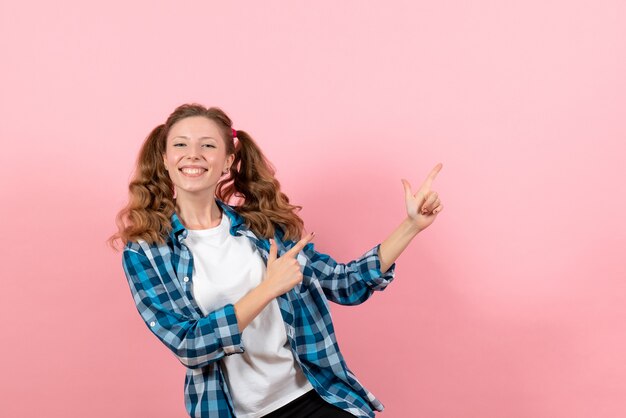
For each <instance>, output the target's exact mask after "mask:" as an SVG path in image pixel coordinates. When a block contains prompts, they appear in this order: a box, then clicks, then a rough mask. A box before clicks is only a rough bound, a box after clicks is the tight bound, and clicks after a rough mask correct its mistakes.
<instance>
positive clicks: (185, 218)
mask: <svg viewBox="0 0 626 418" xmlns="http://www.w3.org/2000/svg"><path fill="white" fill-rule="evenodd" d="M176 213H177V214H178V217H179V218H180V220H181V222H182V223H183V225H184V226H185V228H187V229H208V228H212V227H214V226H217V225H219V223H220V221H221V219H222V212H221V210H220V207H219V206H218V205H217V203H216V202H215V197H213V196H211V197H209V198H207V197H188V196H177V198H176Z"/></svg>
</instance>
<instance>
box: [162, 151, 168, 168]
mask: <svg viewBox="0 0 626 418" xmlns="http://www.w3.org/2000/svg"><path fill="white" fill-rule="evenodd" d="M163 165H164V166H165V171H168V170H167V158H165V154H163Z"/></svg>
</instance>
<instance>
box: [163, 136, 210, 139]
mask: <svg viewBox="0 0 626 418" xmlns="http://www.w3.org/2000/svg"><path fill="white" fill-rule="evenodd" d="M176 138H182V139H191V138H189V137H188V136H184V135H178V136H175V137H174V138H172V139H176ZM198 139H215V138H213V137H212V136H203V137H200V138H198Z"/></svg>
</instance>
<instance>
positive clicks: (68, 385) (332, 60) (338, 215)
mask: <svg viewBox="0 0 626 418" xmlns="http://www.w3.org/2000/svg"><path fill="white" fill-rule="evenodd" d="M237 3H238V4H237V5H230V4H224V2H219V3H218V2H207V1H203V2H200V1H189V2H176V4H174V2H171V3H169V2H153V1H134V2H123V3H122V2H117V4H116V3H115V2H113V3H112V2H100V3H92V2H79V1H70V2H62V3H59V2H28V1H22V2H9V1H6V0H3V1H2V3H1V6H0V45H1V49H0V53H1V57H2V69H1V70H0V71H1V77H0V83H1V85H0V87H1V93H0V96H1V97H0V112H1V115H2V122H0V138H1V139H2V152H0V170H1V172H0V186H1V190H2V194H3V199H2V202H3V205H2V208H3V209H2V216H1V217H0V219H1V222H2V225H1V228H2V232H3V236H4V238H3V239H2V241H1V242H0V245H1V246H2V248H1V252H0V254H2V259H3V263H2V264H3V272H2V277H3V280H2V283H3V289H2V292H1V296H0V297H1V298H2V299H1V301H0V318H1V320H2V330H3V332H2V334H3V337H2V346H1V350H2V356H1V360H0V361H1V364H0V366H1V370H2V373H0V394H1V395H0V396H1V397H2V401H1V402H0V416H3V417H44V416H45V417H84V416H89V417H92V418H95V417H113V416H114V417H184V416H185V411H184V404H183V380H184V369H183V366H182V365H181V364H180V363H179V362H178V361H177V360H176V359H175V357H174V356H173V355H172V354H171V353H170V352H169V351H167V349H166V348H165V347H164V346H162V345H161V344H160V343H159V342H158V341H157V340H156V338H155V337H154V336H152V335H151V334H150V332H149V331H148V329H147V327H146V326H145V325H144V323H143V322H141V319H140V317H139V314H138V313H137V311H136V309H135V306H134V304H133V302H132V299H131V296H130V292H129V289H128V284H127V282H126V279H125V276H124V273H123V270H122V266H121V256H120V254H119V253H114V252H112V251H111V250H110V249H108V248H107V247H106V245H105V239H106V238H107V237H108V236H109V235H110V234H111V233H112V232H113V231H114V223H113V219H114V215H115V213H116V212H117V211H118V210H119V209H120V207H121V206H122V205H123V204H124V203H125V201H126V194H127V185H128V180H129V177H130V175H131V172H132V169H133V164H134V161H135V158H136V155H137V152H138V150H139V147H140V145H141V143H142V141H143V139H144V138H145V136H146V135H147V134H148V132H149V131H150V129H152V128H153V127H154V126H155V125H157V124H158V123H161V122H163V121H164V120H165V118H166V117H167V115H168V114H169V113H170V112H171V111H172V110H173V109H174V107H176V106H177V105H179V104H181V103H184V102H190V101H199V102H201V103H204V104H207V105H217V106H221V107H222V108H223V109H224V110H225V111H226V112H228V113H229V114H230V116H231V117H232V118H233V120H234V123H235V127H236V128H240V129H246V130H248V131H249V132H250V133H252V135H253V136H254V137H255V138H256V139H257V140H258V141H259V143H261V144H262V147H263V149H264V150H265V151H266V153H267V155H268V157H269V158H270V159H271V161H272V162H273V163H274V164H275V166H276V167H277V169H278V176H279V180H280V181H281V182H282V184H283V186H284V189H285V191H286V192H287V193H288V195H289V196H290V198H291V200H292V201H293V202H295V203H297V204H301V205H303V206H304V208H305V209H304V210H303V212H302V215H303V217H304V219H305V221H306V224H307V227H308V229H309V230H314V231H316V232H317V238H316V243H317V244H316V248H318V249H319V250H321V251H324V252H327V253H330V254H332V255H334V256H335V257H336V258H337V259H339V260H341V261H348V260H349V259H351V258H353V257H356V256H358V255H360V254H361V253H362V252H364V251H366V250H368V249H369V248H371V246H373V245H375V244H376V243H377V242H379V241H381V240H383V239H384V238H385V237H386V236H387V234H388V233H389V232H391V230H392V229H393V228H394V227H395V226H396V225H397V224H398V223H399V222H400V220H401V219H402V217H403V215H404V212H403V211H404V206H403V205H404V203H403V192H402V186H401V183H400V178H401V177H406V178H408V179H409V180H410V181H411V182H412V183H413V185H414V186H415V187H416V186H417V185H418V184H420V183H421V182H422V181H423V180H424V177H425V176H426V174H427V173H428V172H429V171H430V169H431V168H432V167H433V166H435V164H437V163H438V162H442V163H443V169H442V171H441V172H440V174H439V176H438V178H437V179H436V181H435V184H434V188H433V189H434V190H436V191H437V192H438V193H439V194H440V196H441V198H442V201H443V204H444V206H445V209H444V211H443V212H442V213H441V215H439V217H438V219H437V220H436V221H435V223H434V224H433V225H431V227H430V228H428V229H427V230H425V231H424V232H423V233H421V234H420V235H419V236H418V237H417V238H416V239H415V241H414V242H413V243H412V244H411V246H410V247H409V248H408V249H407V250H406V252H405V253H404V254H403V255H402V256H401V258H400V260H399V262H398V268H397V278H396V281H395V282H394V283H393V284H392V285H391V286H390V287H389V288H388V289H387V290H386V291H385V292H383V293H380V294H377V295H375V297H374V298H373V299H371V300H370V301H368V303H366V304H364V305H361V306H359V307H340V306H335V305H333V314H334V318H335V322H336V326H337V329H338V335H339V342H340V345H341V347H342V350H343V351H344V353H345V355H346V358H347V360H348V364H349V365H350V367H351V368H352V369H353V370H354V371H355V373H356V374H357V375H358V376H359V377H360V379H361V381H362V382H363V383H364V384H365V385H366V386H367V387H368V388H370V389H371V390H372V392H373V393H375V394H376V395H377V396H378V397H379V398H380V399H381V400H382V402H383V403H384V404H385V406H386V411H385V412H384V413H382V414H381V415H382V417H386V418H399V417H429V418H438V417H441V418H449V417H460V418H475V417H476V418H478V417H503V418H583V417H584V418H587V417H610V418H617V417H624V416H626V361H625V360H624V356H625V353H626V325H625V324H626V281H625V278H626V262H625V261H624V259H625V257H624V253H625V252H626V251H625V250H626V221H625V220H624V211H625V209H626V194H625V193H624V191H625V190H624V180H625V179H626V169H625V167H624V155H625V151H626V150H625V148H626V147H625V145H624V143H625V142H624V141H625V140H626V81H625V80H626V78H625V77H624V74H626V3H624V2H623V1H617V0H616V1H593V2H592V1H580V0H569V1H565V0H541V1H538V0H532V1H510V0H507V1H487V0H477V1H473V2H466V1H437V2H433V1H428V2H426V1H418V2H413V1H404V2H401V1H390V2H384V5H383V2H377V3H375V2H363V1H344V2H337V1H318V2H315V3H307V4H306V5H305V4H304V3H298V4H293V3H292V2H277V1H264V2H256V3H252V2H250V3H249V4H245V5H242V4H241V2H237ZM311 4H313V5H311Z"/></svg>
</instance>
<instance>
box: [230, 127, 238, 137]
mask: <svg viewBox="0 0 626 418" xmlns="http://www.w3.org/2000/svg"><path fill="white" fill-rule="evenodd" d="M231 129H232V130H233V139H235V138H237V131H236V130H235V129H234V128H231Z"/></svg>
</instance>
